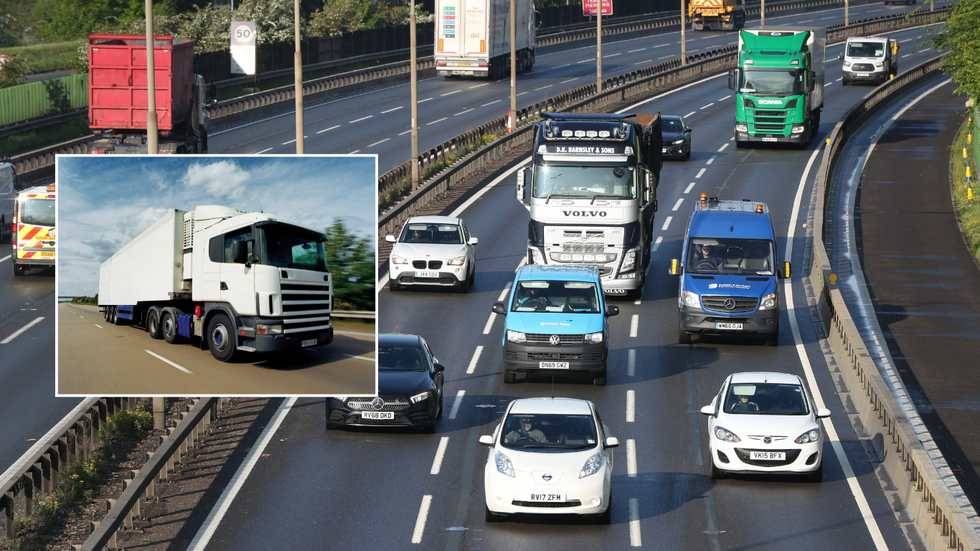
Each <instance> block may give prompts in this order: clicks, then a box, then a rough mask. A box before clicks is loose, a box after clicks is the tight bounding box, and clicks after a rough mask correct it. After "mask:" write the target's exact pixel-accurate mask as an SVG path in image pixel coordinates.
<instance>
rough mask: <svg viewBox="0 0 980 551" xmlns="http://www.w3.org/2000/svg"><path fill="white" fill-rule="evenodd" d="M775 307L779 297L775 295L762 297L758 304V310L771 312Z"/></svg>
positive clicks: (777, 304)
mask: <svg viewBox="0 0 980 551" xmlns="http://www.w3.org/2000/svg"><path fill="white" fill-rule="evenodd" d="M777 306H779V297H778V296H776V293H772V294H769V295H766V296H764V297H762V300H761V301H760V302H759V310H772V309H774V308H776V307H777Z"/></svg>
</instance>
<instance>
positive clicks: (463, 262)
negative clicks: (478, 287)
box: [385, 216, 478, 291]
mask: <svg viewBox="0 0 980 551" xmlns="http://www.w3.org/2000/svg"><path fill="white" fill-rule="evenodd" d="M385 241H387V242H389V243H394V244H395V245H394V247H392V249H391V254H390V255H389V256H388V279H389V284H388V287H389V288H390V289H391V290H392V291H399V290H401V288H402V287H408V286H412V285H433V286H440V287H456V288H459V289H462V290H468V289H469V288H470V287H472V286H473V283H474V282H475V281H476V244H477V242H478V240H477V238H475V237H472V236H471V235H470V232H469V230H468V229H466V223H464V222H463V219H462V218H453V217H450V216H416V217H414V218H409V219H408V221H407V222H405V225H404V226H402V232H401V235H399V236H398V238H395V236H394V235H388V236H385Z"/></svg>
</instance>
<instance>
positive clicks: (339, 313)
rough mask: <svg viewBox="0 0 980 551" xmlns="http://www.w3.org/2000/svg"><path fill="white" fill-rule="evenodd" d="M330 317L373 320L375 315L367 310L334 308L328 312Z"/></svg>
mask: <svg viewBox="0 0 980 551" xmlns="http://www.w3.org/2000/svg"><path fill="white" fill-rule="evenodd" d="M330 317H334V318H354V319H369V320H373V319H375V318H376V317H377V316H376V313H375V312H369V311H367V310H334V311H333V312H331V313H330Z"/></svg>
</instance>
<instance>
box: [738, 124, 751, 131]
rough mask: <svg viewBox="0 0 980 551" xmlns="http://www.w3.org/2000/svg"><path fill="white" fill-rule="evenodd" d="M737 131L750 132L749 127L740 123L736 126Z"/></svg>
mask: <svg viewBox="0 0 980 551" xmlns="http://www.w3.org/2000/svg"><path fill="white" fill-rule="evenodd" d="M735 131H736V132H748V131H749V127H748V125H746V124H742V123H739V124H736V125H735Z"/></svg>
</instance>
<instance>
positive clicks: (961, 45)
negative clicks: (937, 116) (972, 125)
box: [932, 0, 980, 100]
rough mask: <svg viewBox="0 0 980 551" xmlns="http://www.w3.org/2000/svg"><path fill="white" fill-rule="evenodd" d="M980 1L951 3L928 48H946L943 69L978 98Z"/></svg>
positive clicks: (979, 75)
mask: <svg viewBox="0 0 980 551" xmlns="http://www.w3.org/2000/svg"><path fill="white" fill-rule="evenodd" d="M978 21H980V0H959V2H956V3H955V4H953V8H952V9H951V10H950V12H949V14H948V15H947V17H946V21H945V22H944V23H943V26H942V28H941V29H940V30H939V32H938V34H936V35H935V36H934V37H933V38H932V48H933V50H935V51H937V52H943V51H947V50H948V53H947V54H946V55H945V66H944V67H943V72H945V73H946V74H948V75H950V77H949V78H950V80H952V81H953V82H955V83H956V84H958V85H959V89H958V90H957V92H965V93H967V94H968V95H969V96H970V97H971V98H973V99H974V100H977V99H980V55H978V53H977V52H978V51H980V26H978V25H977V22H978Z"/></svg>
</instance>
